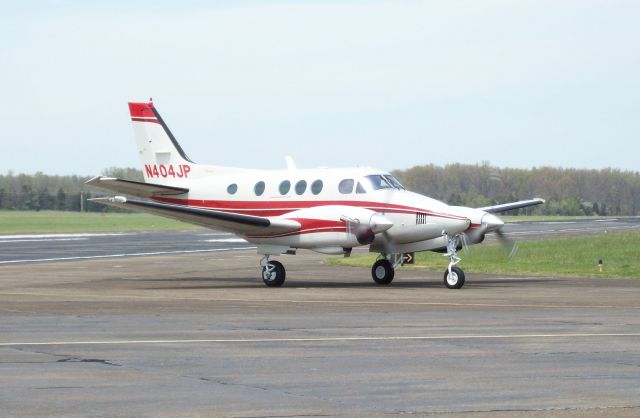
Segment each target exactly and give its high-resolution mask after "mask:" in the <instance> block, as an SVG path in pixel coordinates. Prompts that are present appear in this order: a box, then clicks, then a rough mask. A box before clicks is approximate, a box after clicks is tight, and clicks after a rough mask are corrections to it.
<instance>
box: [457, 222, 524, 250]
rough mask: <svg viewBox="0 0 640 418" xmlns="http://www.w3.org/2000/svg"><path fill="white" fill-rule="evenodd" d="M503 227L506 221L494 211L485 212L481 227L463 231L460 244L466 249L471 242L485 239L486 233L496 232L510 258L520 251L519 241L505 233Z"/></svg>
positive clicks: (475, 242)
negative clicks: (468, 231) (493, 212)
mask: <svg viewBox="0 0 640 418" xmlns="http://www.w3.org/2000/svg"><path fill="white" fill-rule="evenodd" d="M503 227H504V222H503V221H502V219H500V218H498V217H497V216H496V215H494V214H492V213H485V214H484V215H483V216H482V219H481V221H480V227H479V228H476V229H474V230H473V231H471V232H470V233H463V234H461V235H460V236H459V238H460V241H459V245H460V246H462V248H463V249H465V250H466V249H467V248H468V247H469V243H471V244H479V243H481V242H482V241H483V240H484V237H485V235H486V234H488V233H494V234H495V236H496V239H497V240H498V242H499V243H500V244H501V245H502V247H503V248H504V249H505V252H506V253H507V254H508V257H509V259H511V258H513V256H514V255H515V254H516V253H517V251H518V243H517V242H516V241H514V240H513V239H511V238H508V237H507V236H506V235H505V234H504V232H503V231H502V228H503Z"/></svg>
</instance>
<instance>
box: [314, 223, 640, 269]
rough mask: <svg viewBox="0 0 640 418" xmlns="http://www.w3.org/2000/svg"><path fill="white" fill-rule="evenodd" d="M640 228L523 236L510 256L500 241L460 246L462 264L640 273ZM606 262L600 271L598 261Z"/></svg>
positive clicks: (443, 262)
mask: <svg viewBox="0 0 640 418" xmlns="http://www.w3.org/2000/svg"><path fill="white" fill-rule="evenodd" d="M639 249H640V232H609V233H603V234H601V235H591V236H586V237H570V238H559V239H548V240H536V241H519V242H518V252H517V253H516V255H515V256H514V257H513V258H511V259H510V260H509V259H508V257H507V255H506V253H505V251H504V248H503V247H502V246H501V245H499V244H480V245H475V246H472V247H470V248H469V250H468V251H460V252H459V255H460V256H461V257H462V260H463V261H462V262H461V263H460V264H459V265H458V266H459V267H461V268H462V269H464V271H465V272H467V273H495V274H513V275H532V276H565V277H632V278H640V257H638V250H639ZM376 258H377V255H375V254H369V255H363V256H352V257H349V258H337V257H329V258H327V259H325V262H326V263H327V264H333V265H344V266H358V267H366V268H371V265H372V264H373V262H374V261H375V259H376ZM599 259H602V260H603V262H604V265H603V272H602V273H601V272H599V271H598V260H599ZM448 262H449V260H448V258H446V257H443V256H442V254H438V253H433V252H429V251H426V252H421V253H416V264H415V265H414V266H411V265H407V266H404V267H403V268H417V269H427V270H430V271H442V272H444V270H445V268H446V267H447V265H448Z"/></svg>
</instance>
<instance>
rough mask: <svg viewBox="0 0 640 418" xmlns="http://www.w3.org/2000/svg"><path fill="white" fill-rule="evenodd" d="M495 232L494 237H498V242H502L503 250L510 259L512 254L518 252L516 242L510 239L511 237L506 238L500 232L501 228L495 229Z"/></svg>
mask: <svg viewBox="0 0 640 418" xmlns="http://www.w3.org/2000/svg"><path fill="white" fill-rule="evenodd" d="M495 233H496V238H497V239H498V241H499V242H500V244H502V246H503V247H504V249H505V251H506V252H507V254H508V255H507V257H508V258H509V260H511V259H512V258H513V256H515V255H516V253H517V252H518V243H517V242H516V241H514V240H512V239H511V238H507V237H506V236H505V235H504V233H503V232H502V228H499V229H497V230H496V231H495Z"/></svg>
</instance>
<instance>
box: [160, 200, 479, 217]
mask: <svg viewBox="0 0 640 418" xmlns="http://www.w3.org/2000/svg"><path fill="white" fill-rule="evenodd" d="M152 199H154V200H156V201H158V202H164V203H171V204H174V205H186V206H193V207H198V208H204V209H213V210H218V211H222V212H232V213H239V214H243V215H254V216H265V217H268V216H281V215H286V214H287V213H290V212H293V211H296V210H300V209H308V208H312V207H316V206H355V207H360V208H365V209H369V210H371V211H374V212H382V213H407V214H413V213H416V212H420V213H425V214H427V215H429V216H435V217H438V218H447V219H460V220H464V219H467V218H465V217H462V216H457V215H452V214H448V213H441V212H433V211H430V210H426V209H424V208H415V207H411V206H404V205H395V204H391V203H382V202H366V201H358V200H297V201H264V202H262V201H249V200H196V199H180V198H174V197H159V196H154V197H153V198H152Z"/></svg>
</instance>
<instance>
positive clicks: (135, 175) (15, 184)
mask: <svg viewBox="0 0 640 418" xmlns="http://www.w3.org/2000/svg"><path fill="white" fill-rule="evenodd" d="M102 174H103V175H105V176H112V177H119V178H124V179H128V180H136V181H142V179H143V178H142V172H141V171H140V170H136V169H134V168H117V167H111V168H108V169H106V170H104V171H103V173H102ZM89 179H90V177H86V176H77V175H72V176H57V175H47V174H44V173H42V172H37V173H36V174H17V175H15V174H13V173H12V172H8V173H7V174H4V175H3V174H0V210H34V211H40V210H61V211H78V212H79V211H81V210H83V211H87V212H115V211H121V210H119V209H117V208H111V207H109V206H104V205H100V204H97V203H93V202H91V201H89V200H88V199H91V198H92V197H98V196H104V195H105V193H104V192H100V191H99V190H98V189H95V188H93V187H89V186H87V185H86V184H84V183H85V182H86V181H87V180H89Z"/></svg>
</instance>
